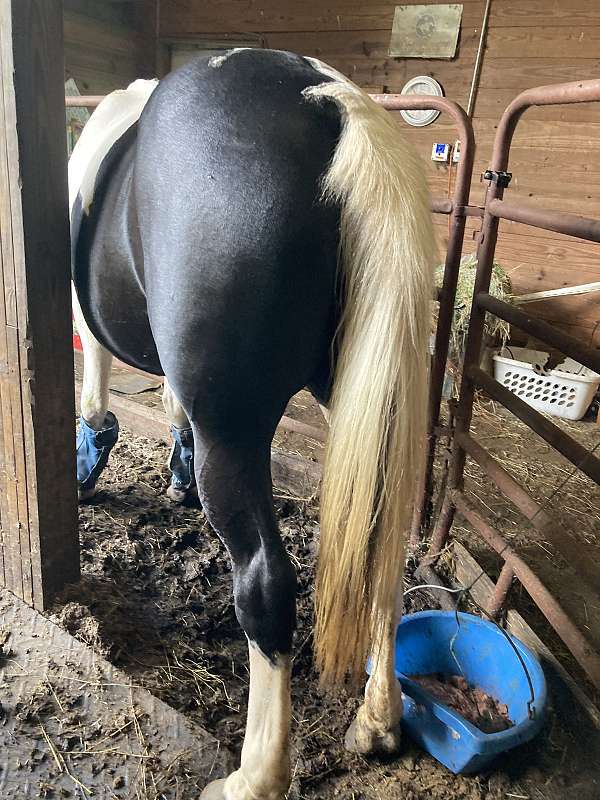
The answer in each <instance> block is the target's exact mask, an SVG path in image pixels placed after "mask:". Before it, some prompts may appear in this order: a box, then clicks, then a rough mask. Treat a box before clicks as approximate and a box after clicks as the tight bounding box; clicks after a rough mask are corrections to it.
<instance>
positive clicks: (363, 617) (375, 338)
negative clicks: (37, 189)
mask: <svg viewBox="0 0 600 800" xmlns="http://www.w3.org/2000/svg"><path fill="white" fill-rule="evenodd" d="M70 188H71V199H72V239H73V281H74V285H75V289H76V293H75V294H74V307H75V315H76V320H77V323H78V327H79V331H80V334H81V337H82V341H83V349H84V356H85V376H84V387H83V393H82V398H81V423H80V431H79V435H78V478H79V482H80V490H81V493H82V495H83V496H89V495H90V494H91V493H92V492H93V491H94V487H95V482H96V479H97V477H98V474H99V472H100V471H101V469H102V467H103V465H104V464H105V463H106V459H107V457H108V452H109V450H110V447H111V446H112V444H113V443H114V441H115V440H116V433H117V422H116V420H115V418H114V416H113V415H112V414H111V413H110V412H109V410H108V374H109V369H110V361H111V358H112V355H116V356H118V357H119V358H120V359H122V360H123V361H125V362H127V363H129V364H132V365H134V366H136V367H140V368H142V369H144V370H146V371H148V372H151V373H155V374H158V375H164V376H165V395H164V400H165V410H166V413H167V415H168V418H169V420H170V422H171V425H172V431H173V437H174V443H173V452H172V456H171V467H172V470H173V481H172V486H171V490H170V493H171V495H172V497H174V498H180V497H181V496H182V495H183V494H184V493H185V491H186V490H188V489H190V488H191V487H192V486H193V485H194V482H195V484H196V486H197V491H198V495H199V498H200V501H201V503H202V507H203V509H204V512H205V514H206V516H207V518H208V520H209V521H210V523H211V525H212V527H213V528H214V530H215V532H216V533H217V534H218V535H219V536H220V538H221V539H222V541H223V542H224V544H225V545H226V547H227V549H228V551H229V554H230V556H231V561H232V568H233V588H234V596H235V608H236V613H237V617H238V620H239V622H240V625H241V626H242V628H243V630H244V632H245V633H246V635H247V637H248V641H249V650H250V694H249V703H248V720H247V728H246V737H245V741H244V746H243V750H242V755H241V765H240V768H239V769H238V770H237V771H236V772H234V773H233V774H232V775H230V776H229V777H228V778H227V779H226V780H225V781H217V782H215V783H212V784H210V785H209V786H208V787H207V788H206V790H205V791H204V793H203V794H202V797H203V798H207V799H210V798H217V799H218V800H221V798H227V800H281V798H283V797H284V795H285V793H286V791H287V789H288V786H289V783H290V755H289V729H290V720H291V709H290V686H289V684H290V663H291V652H292V636H293V631H294V625H295V586H296V578H295V574H294V570H293V568H292V566H291V563H290V561H289V559H288V556H287V554H286V552H285V550H284V548H283V545H282V542H281V539H280V536H279V533H278V527H277V521H276V518H275V515H274V511H273V502H272V486H271V476H270V444H271V439H272V437H273V433H274V431H275V428H276V426H277V424H278V421H279V419H280V417H281V416H282V413H283V411H284V409H285V407H286V404H287V402H288V400H289V399H290V397H291V396H292V395H293V394H294V393H295V392H297V391H298V390H300V389H301V388H303V387H305V386H307V387H309V388H310V390H311V391H312V392H313V394H314V395H315V397H316V398H317V399H318V401H319V402H320V403H321V404H322V405H323V406H326V407H327V408H328V409H329V413H330V434H329V441H328V446H327V454H326V461H325V467H324V481H323V488H322V495H321V543H320V558H319V568H318V577H317V588H316V608H317V625H316V631H315V641H316V654H317V662H318V665H319V667H320V669H321V673H322V677H323V681H324V682H325V683H326V684H330V685H332V684H336V683H337V684H339V683H340V682H341V681H343V680H344V679H345V678H347V677H348V675H350V676H351V677H352V678H354V679H355V680H356V679H357V678H358V677H359V676H360V674H361V673H362V670H363V669H364V663H365V658H366V656H367V655H368V654H369V653H370V654H371V655H372V657H373V661H374V667H373V672H372V676H371V678H370V679H369V682H368V684H367V689H366V693H365V701H364V704H363V705H362V706H361V708H360V710H359V713H358V716H357V719H356V720H355V722H354V723H353V725H352V726H351V728H350V730H349V732H348V734H347V738H346V744H347V746H348V747H350V748H352V749H355V750H358V751H360V752H363V753H368V752H374V751H376V750H384V751H387V752H393V751H395V750H396V749H397V747H398V744H399V723H400V718H401V714H402V704H401V696H400V687H399V684H398V682H397V680H396V679H395V676H394V670H393V655H392V653H393V636H394V631H395V625H396V622H397V616H396V613H397V593H398V587H399V585H400V582H401V576H402V569H403V561H404V543H405V535H406V530H407V528H408V523H409V519H410V514H411V509H412V500H413V495H414V488H415V481H416V476H417V473H418V471H419V468H420V463H421V455H422V450H423V441H424V418H425V408H426V402H427V401H426V384H427V341H428V336H429V326H430V298H431V278H432V266H433V263H434V237H433V233H432V225H431V218H430V212H429V199H428V192H427V189H426V182H425V178H424V173H423V170H422V167H421V166H420V164H419V162H418V158H417V156H416V154H415V153H414V152H413V150H412V149H411V148H410V147H409V146H408V144H407V143H406V142H405V141H404V140H403V139H402V137H401V135H400V133H399V131H398V129H397V126H396V124H395V123H394V121H393V119H392V118H391V116H390V115H389V114H388V113H387V112H385V111H384V110H382V109H381V108H380V107H379V106H377V105H376V104H375V103H374V102H372V101H371V100H370V98H369V97H368V96H367V95H366V94H364V93H363V92H362V91H361V90H360V89H358V88H357V87H356V86H355V85H354V84H352V83H351V82H349V81H348V80H347V79H345V78H344V77H343V76H342V75H340V74H339V73H337V72H335V71H334V70H332V69H331V68H329V67H327V66H326V65H324V64H321V63H320V62H318V61H315V60H313V59H308V58H302V57H300V56H296V55H292V54H290V53H284V52H278V51H268V50H251V49H245V50H244V49H243V50H235V51H232V52H230V53H227V54H225V55H224V56H222V57H217V58H212V59H208V60H205V59H204V60H203V59H199V60H197V61H194V62H192V63H190V64H188V65H186V66H184V67H183V68H182V69H180V70H178V71H176V72H174V73H172V74H170V75H169V76H168V77H166V78H165V79H164V80H163V81H161V82H160V84H157V83H156V82H151V81H136V83H134V84H132V86H131V87H130V88H129V89H128V90H126V91H124V92H117V93H115V94H113V95H110V96H109V97H108V98H107V99H106V100H105V101H104V102H103V103H102V104H101V105H100V106H99V108H98V109H97V111H96V112H95V113H94V115H93V116H92V118H91V120H90V122H89V123H88V125H87V126H86V129H85V130H84V132H83V135H82V137H81V139H80V142H79V143H78V145H77V148H76V150H75V153H74V155H73V157H72V159H71V163H70ZM192 465H193V467H192Z"/></svg>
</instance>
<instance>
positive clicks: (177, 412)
mask: <svg viewBox="0 0 600 800" xmlns="http://www.w3.org/2000/svg"><path fill="white" fill-rule="evenodd" d="M162 401H163V406H164V409H165V414H166V415H167V419H168V420H169V422H170V423H171V425H174V426H175V427H176V428H189V427H190V421H189V419H188V417H187V414H186V413H185V411H184V410H183V407H182V405H181V403H180V402H179V400H178V399H177V398H176V397H175V394H174V392H173V389H171V385H170V384H169V381H168V380H167V379H166V378H165V382H164V385H163V393H162Z"/></svg>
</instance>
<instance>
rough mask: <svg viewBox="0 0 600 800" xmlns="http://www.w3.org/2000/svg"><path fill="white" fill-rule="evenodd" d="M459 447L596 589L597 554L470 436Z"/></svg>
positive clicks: (461, 438)
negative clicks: (568, 531) (571, 535)
mask: <svg viewBox="0 0 600 800" xmlns="http://www.w3.org/2000/svg"><path fill="white" fill-rule="evenodd" d="M456 439H457V443H458V444H459V445H460V446H461V447H462V448H463V450H465V451H466V452H467V454H468V455H469V456H470V457H471V458H472V459H473V460H474V461H475V462H476V463H477V464H478V465H479V466H480V467H481V469H482V470H483V471H484V472H485V473H486V474H487V475H488V476H489V477H490V478H491V479H492V480H493V481H494V483H495V484H496V486H497V487H498V488H499V489H500V491H501V492H502V494H503V495H504V496H505V497H507V498H508V499H509V500H510V501H511V502H513V503H514V504H515V506H516V507H517V508H518V509H519V511H521V513H522V514H523V515H524V516H525V517H527V519H528V520H529V521H530V522H531V524H532V525H533V527H534V528H535V529H536V530H537V531H539V532H540V533H541V534H542V535H543V536H544V538H545V539H547V540H548V541H549V542H550V543H551V544H552V546H553V547H554V548H555V549H556V550H557V551H558V552H559V553H560V554H561V555H562V556H563V557H564V558H565V559H566V560H567V561H568V562H569V563H570V564H572V566H573V567H574V568H575V569H576V570H577V572H578V573H579V574H580V575H581V576H582V577H583V578H584V579H585V580H587V581H588V582H589V584H590V586H592V587H594V586H595V585H596V584H597V582H598V571H597V567H596V558H597V555H596V552H595V550H593V548H592V547H590V546H589V545H587V544H585V543H583V542H581V541H578V540H575V539H573V538H571V537H570V536H569V537H566V536H565V532H564V528H563V526H561V525H559V524H558V523H557V522H556V521H555V520H553V519H552V517H551V516H550V515H549V514H547V513H546V511H545V510H544V509H543V508H542V506H541V505H540V504H539V503H537V502H536V501H535V500H534V499H533V497H531V495H530V494H529V493H528V492H527V491H526V490H525V489H524V488H523V487H522V486H521V484H520V483H518V482H517V481H516V480H515V479H514V478H513V477H512V475H510V474H509V473H508V472H507V471H506V470H505V469H504V467H502V466H500V464H499V463H498V462H497V461H496V459H495V458H494V457H493V456H492V455H491V453H489V452H488V451H487V450H486V449H485V448H484V447H482V446H481V445H480V444H479V442H477V441H475V439H473V438H472V437H471V436H470V435H469V434H468V433H464V432H462V433H458V434H456Z"/></svg>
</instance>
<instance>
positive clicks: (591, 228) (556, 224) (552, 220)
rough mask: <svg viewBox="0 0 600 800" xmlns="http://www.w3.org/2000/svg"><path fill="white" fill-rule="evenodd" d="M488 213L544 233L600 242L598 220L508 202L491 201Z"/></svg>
mask: <svg viewBox="0 0 600 800" xmlns="http://www.w3.org/2000/svg"><path fill="white" fill-rule="evenodd" d="M488 211H489V212H490V214H491V215H492V216H493V217H497V218H498V219H507V220H510V221H511V222H521V223H522V224H523V225H531V226H532V227H533V228H542V229H543V230H545V231H554V232H555V233H564V234H565V235H566V236H577V238H578V239H587V241H589V242H600V220H598V219H592V218H590V217H582V216H580V215H579V214H571V213H570V212H568V211H554V210H552V209H549V208H537V207H536V206H532V205H528V204H526V203H515V202H511V201H509V200H492V201H491V202H490V203H489V204H488Z"/></svg>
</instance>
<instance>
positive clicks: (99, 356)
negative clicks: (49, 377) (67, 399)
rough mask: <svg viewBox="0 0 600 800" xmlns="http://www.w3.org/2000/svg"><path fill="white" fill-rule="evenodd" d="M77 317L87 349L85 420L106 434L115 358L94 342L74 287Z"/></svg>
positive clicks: (85, 351)
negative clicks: (106, 418) (111, 370)
mask: <svg viewBox="0 0 600 800" xmlns="http://www.w3.org/2000/svg"><path fill="white" fill-rule="evenodd" d="M71 290H72V291H71V295H72V303H73V316H74V317H75V324H76V326H77V332H78V333H79V337H80V338H81V346H82V348H83V385H82V388H81V400H80V408H81V416H82V417H83V418H84V420H85V421H86V422H87V423H88V425H89V426H90V427H91V428H93V429H94V430H95V431H100V430H102V428H103V426H104V418H105V417H106V412H107V411H108V384H109V378H110V365H111V362H112V355H111V354H110V353H109V352H108V350H106V349H105V348H104V347H102V345H101V344H100V342H99V341H98V340H97V339H95V338H94V336H93V335H92V332H91V331H90V329H89V328H88V326H87V323H86V321H85V319H84V316H83V312H82V311H81V306H80V305H79V300H78V299H77V292H76V291H75V287H74V286H72V287H71Z"/></svg>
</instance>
